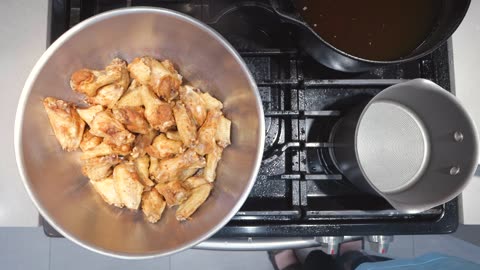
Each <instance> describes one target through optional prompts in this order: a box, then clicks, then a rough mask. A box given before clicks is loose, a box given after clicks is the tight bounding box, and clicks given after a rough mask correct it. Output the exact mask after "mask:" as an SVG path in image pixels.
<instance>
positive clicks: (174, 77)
mask: <svg viewBox="0 0 480 270" xmlns="http://www.w3.org/2000/svg"><path fill="white" fill-rule="evenodd" d="M128 70H129V71H130V75H131V76H132V78H134V79H135V80H137V81H138V82H140V83H141V84H143V85H148V86H149V87H150V88H151V89H152V91H153V92H154V93H155V94H156V95H157V96H158V97H161V98H163V99H164V100H166V101H170V100H172V99H174V98H175V97H176V96H177V95H178V88H179V87H180V85H181V84H182V76H181V75H180V74H178V72H177V71H176V70H175V68H174V66H173V64H172V62H170V61H169V60H165V61H163V62H159V61H158V60H156V59H154V58H152V57H148V56H145V57H141V58H135V59H133V61H132V62H131V63H130V64H129V65H128Z"/></svg>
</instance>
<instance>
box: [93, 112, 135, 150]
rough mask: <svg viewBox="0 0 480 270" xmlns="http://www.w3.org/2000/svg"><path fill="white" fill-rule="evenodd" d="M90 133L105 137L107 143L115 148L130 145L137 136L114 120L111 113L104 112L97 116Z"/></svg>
mask: <svg viewBox="0 0 480 270" xmlns="http://www.w3.org/2000/svg"><path fill="white" fill-rule="evenodd" d="M90 132H91V133H92V134H93V135H96V136H99V137H103V138H104V142H105V143H107V144H111V145H115V146H122V145H129V144H131V143H133V141H134V140H135V136H134V135H133V134H132V133H130V132H129V131H128V130H126V129H125V127H124V126H123V125H122V124H121V123H120V122H119V121H118V120H116V119H114V118H113V116H112V114H111V112H110V111H102V112H99V113H97V114H96V115H95V117H94V118H93V120H92V123H91V125H90Z"/></svg>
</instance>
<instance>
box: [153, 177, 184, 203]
mask: <svg viewBox="0 0 480 270" xmlns="http://www.w3.org/2000/svg"><path fill="white" fill-rule="evenodd" d="M155 189H156V190H157V191H158V193H160V194H161V195H162V196H163V197H164V198H165V201H166V202H167V205H168V207H172V206H174V205H179V204H181V203H182V202H184V201H185V200H186V199H187V198H188V195H189V192H188V190H186V189H185V188H184V187H183V186H182V183H181V182H180V181H170V182H168V183H163V184H158V185H156V186H155Z"/></svg>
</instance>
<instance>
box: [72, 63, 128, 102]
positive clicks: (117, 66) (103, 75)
mask: <svg viewBox="0 0 480 270" xmlns="http://www.w3.org/2000/svg"><path fill="white" fill-rule="evenodd" d="M125 70H126V62H125V61H123V60H121V59H119V58H115V59H113V60H112V62H111V63H110V64H109V65H108V66H107V67H105V70H90V69H81V70H78V71H75V72H74V73H73V74H72V77H71V78H70V87H71V88H72V89H73V90H75V91H77V92H79V93H83V94H85V95H87V96H89V97H93V96H95V95H96V94H97V90H98V89H99V88H100V87H102V86H105V85H108V84H112V83H115V82H118V81H120V80H121V79H122V76H124V75H125ZM126 75H127V76H128V73H127V74H126Z"/></svg>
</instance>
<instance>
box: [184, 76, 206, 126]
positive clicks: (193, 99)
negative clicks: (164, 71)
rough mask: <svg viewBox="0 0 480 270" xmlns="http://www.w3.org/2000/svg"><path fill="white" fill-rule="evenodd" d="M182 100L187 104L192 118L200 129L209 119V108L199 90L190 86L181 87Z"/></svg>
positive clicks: (186, 106)
mask: <svg viewBox="0 0 480 270" xmlns="http://www.w3.org/2000/svg"><path fill="white" fill-rule="evenodd" d="M179 92H180V100H181V101H182V102H183V104H185V108H186V109H187V111H188V113H189V114H190V116H191V117H192V118H193V120H195V123H196V124H197V127H200V126H201V125H202V124H203V122H204V121H205V118H206V117H207V106H206V104H205V101H203V99H202V97H201V96H200V95H201V92H200V90H199V89H195V88H193V87H192V86H190V85H185V86H182V87H180V91H179Z"/></svg>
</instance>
